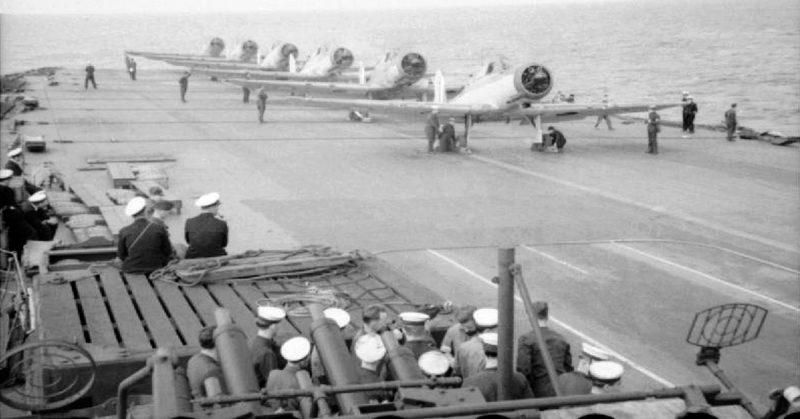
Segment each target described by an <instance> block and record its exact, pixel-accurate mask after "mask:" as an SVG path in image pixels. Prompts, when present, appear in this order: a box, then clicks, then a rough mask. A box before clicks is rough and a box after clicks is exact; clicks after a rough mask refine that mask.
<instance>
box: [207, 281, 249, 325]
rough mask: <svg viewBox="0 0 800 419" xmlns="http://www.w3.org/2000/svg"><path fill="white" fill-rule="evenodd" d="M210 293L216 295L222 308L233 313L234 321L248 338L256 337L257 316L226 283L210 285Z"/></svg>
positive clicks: (208, 286)
mask: <svg viewBox="0 0 800 419" xmlns="http://www.w3.org/2000/svg"><path fill="white" fill-rule="evenodd" d="M206 287H207V289H208V292H210V293H212V294H214V297H216V299H217V301H219V303H220V305H222V307H225V308H226V309H228V310H229V311H230V312H231V317H233V321H234V322H236V324H237V325H238V326H239V327H241V328H242V330H244V333H245V334H246V335H247V337H248V338H252V337H253V336H255V335H256V316H255V313H254V312H252V311H250V309H248V308H247V306H246V305H245V304H244V301H242V300H241V299H240V298H239V296H238V295H236V293H235V292H233V290H232V289H231V288H230V287H229V286H228V284H226V283H219V284H209V285H207V286H206Z"/></svg>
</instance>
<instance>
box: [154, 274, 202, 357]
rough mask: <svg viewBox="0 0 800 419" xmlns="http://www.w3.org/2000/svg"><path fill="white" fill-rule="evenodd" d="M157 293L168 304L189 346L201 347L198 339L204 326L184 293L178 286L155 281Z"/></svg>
mask: <svg viewBox="0 0 800 419" xmlns="http://www.w3.org/2000/svg"><path fill="white" fill-rule="evenodd" d="M153 284H154V286H155V289H156V292H158V294H159V295H161V298H162V299H163V300H164V301H165V302H166V303H167V306H168V307H169V310H170V313H172V318H173V320H175V324H177V325H178V329H180V332H181V334H182V335H183V339H184V340H185V341H186V344H187V345H189V346H199V345H200V344H199V342H198V341H197V337H198V335H199V333H200V329H202V328H203V325H202V324H201V323H200V319H198V317H197V313H195V312H194V310H192V307H190V306H189V303H187V302H186V298H185V297H184V296H183V293H181V291H180V290H179V289H178V286H177V285H174V284H168V283H166V282H164V281H153Z"/></svg>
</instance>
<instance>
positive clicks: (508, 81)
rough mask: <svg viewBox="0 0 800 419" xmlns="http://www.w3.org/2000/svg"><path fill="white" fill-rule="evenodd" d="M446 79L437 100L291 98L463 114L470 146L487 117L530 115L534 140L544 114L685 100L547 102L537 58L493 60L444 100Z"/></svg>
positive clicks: (568, 116)
mask: <svg viewBox="0 0 800 419" xmlns="http://www.w3.org/2000/svg"><path fill="white" fill-rule="evenodd" d="M443 84H444V80H443V78H442V77H437V78H436V82H435V86H434V90H435V92H436V94H435V96H434V97H435V99H434V101H433V102H414V101H403V100H372V99H333V98H331V99H329V98H310V97H292V98H289V99H290V100H294V101H303V102H306V103H309V104H315V105H322V106H328V107H331V106H332V107H348V108H352V107H357V108H361V109H373V110H374V109H381V110H385V111H387V112H409V113H415V114H428V113H431V112H434V111H436V112H438V113H439V114H440V115H443V116H452V117H456V118H463V120H464V126H465V133H464V137H465V138H464V143H463V146H465V147H466V145H467V144H468V138H469V129H470V127H471V126H472V124H473V123H477V122H484V121H510V120H512V119H522V120H528V121H530V122H532V123H533V125H534V128H535V129H536V137H535V139H536V140H535V141H536V142H540V141H541V139H542V119H548V120H574V119H583V118H586V117H589V116H598V115H602V114H609V115H610V114H618V113H628V112H644V111H647V110H648V108H649V107H650V106H654V108H655V109H664V108H668V107H674V106H681V103H659V104H603V103H598V104H578V103H546V102H544V101H542V99H544V98H545V96H547V94H548V93H550V90H551V89H552V87H553V75H552V73H551V72H550V70H549V69H547V68H546V67H545V66H543V65H540V64H537V63H529V64H526V65H522V66H518V67H516V68H512V67H511V66H509V65H507V64H506V63H505V62H502V61H500V62H492V63H489V64H488V65H487V66H486V68H485V70H484V74H482V75H480V76H478V77H473V78H472V80H470V82H469V83H468V84H467V85H465V86H464V87H463V89H461V91H460V93H458V94H457V95H456V96H455V97H453V98H452V99H451V100H449V101H446V100H445V97H446V96H445V94H444V93H445V91H444V86H443Z"/></svg>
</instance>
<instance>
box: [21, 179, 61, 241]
mask: <svg viewBox="0 0 800 419" xmlns="http://www.w3.org/2000/svg"><path fill="white" fill-rule="evenodd" d="M22 212H23V213H25V221H27V222H28V224H30V226H31V227H33V228H34V230H36V240H43V241H48V240H53V236H54V235H55V233H56V228H58V219H57V218H56V217H55V215H53V213H52V212H51V211H50V209H49V206H48V205H47V195H46V194H45V193H44V191H39V192H36V193H35V194H33V195H31V196H30V198H28V202H24V203H23V204H22Z"/></svg>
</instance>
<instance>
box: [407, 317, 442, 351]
mask: <svg viewBox="0 0 800 419" xmlns="http://www.w3.org/2000/svg"><path fill="white" fill-rule="evenodd" d="M399 316H400V319H401V320H403V334H404V335H405V337H406V339H405V343H404V344H403V346H405V347H406V348H408V349H411V352H412V353H413V354H414V358H415V359H419V357H420V356H421V355H422V354H424V353H425V352H428V351H432V350H436V349H437V348H436V341H435V340H434V339H433V336H431V334H430V332H429V331H428V330H427V328H426V326H425V325H426V323H427V322H428V320H430V319H431V317H430V316H429V315H427V314H425V313H419V312H415V311H406V312H402V313H400V314H399Z"/></svg>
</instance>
